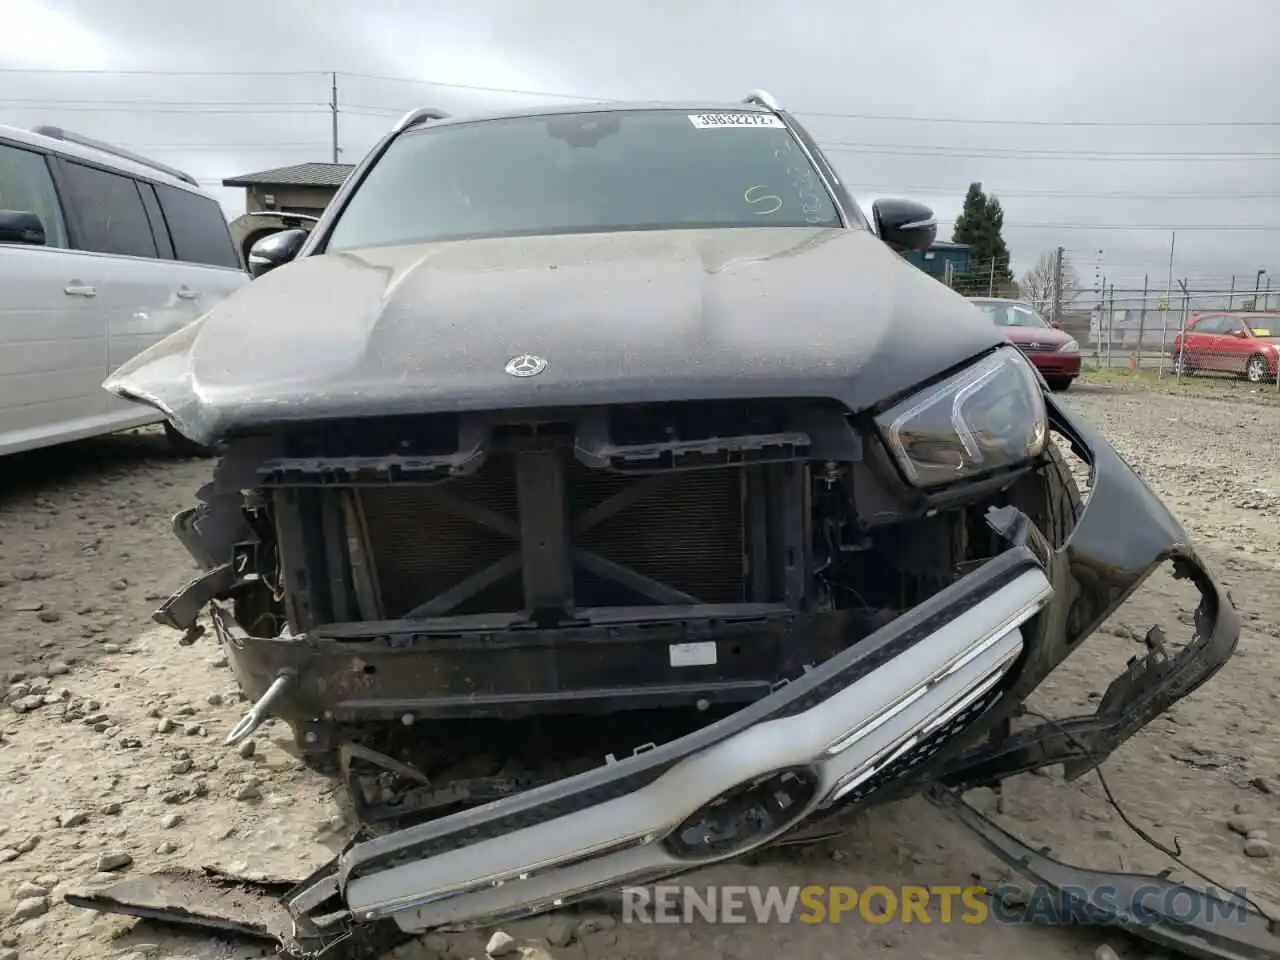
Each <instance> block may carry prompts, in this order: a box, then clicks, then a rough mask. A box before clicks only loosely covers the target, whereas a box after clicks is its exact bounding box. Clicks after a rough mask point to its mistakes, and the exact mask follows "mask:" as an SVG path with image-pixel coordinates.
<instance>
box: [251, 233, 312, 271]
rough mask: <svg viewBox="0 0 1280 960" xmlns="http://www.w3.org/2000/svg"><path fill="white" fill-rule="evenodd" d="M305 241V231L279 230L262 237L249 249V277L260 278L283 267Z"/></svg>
mask: <svg viewBox="0 0 1280 960" xmlns="http://www.w3.org/2000/svg"><path fill="white" fill-rule="evenodd" d="M306 239H307V231H306V230H281V231H280V232H279V233H273V234H271V235H270V236H266V237H263V238H262V239H261V240H259V241H258V242H257V243H255V244H254V245H253V246H252V247H250V248H249V264H248V266H249V275H250V276H251V277H260V276H262V275H263V274H264V273H267V272H269V271H271V270H274V269H275V268H276V267H281V266H284V265H285V264H286V263H288V262H289V261H290V260H292V259H293V258H294V257H296V256H297V255H298V251H299V250H301V249H302V245H303V243H305V242H306Z"/></svg>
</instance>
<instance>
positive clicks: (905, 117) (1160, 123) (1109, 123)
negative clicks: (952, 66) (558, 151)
mask: <svg viewBox="0 0 1280 960" xmlns="http://www.w3.org/2000/svg"><path fill="white" fill-rule="evenodd" d="M0 73H3V74H42V75H46V76H61V75H66V76H119V77H130V76H139V77H228V78H233V77H322V78H325V79H328V78H330V77H332V76H333V75H334V71H331V70H81V69H68V68H56V67H45V68H29V67H0ZM336 75H337V76H338V77H339V78H347V79H351V80H366V81H373V82H377V83H402V84H410V85H414V86H423V87H439V88H441V89H447V90H468V91H472V92H476V93H501V94H509V95H514V96H526V97H548V98H551V99H557V100H575V101H579V102H588V103H589V102H595V103H618V102H620V101H619V100H618V99H617V98H614V97H595V96H587V95H584V94H573V93H563V92H559V91H549V90H532V89H522V88H518V87H494V86H482V85H479V84H466V83H449V82H447V81H443V80H427V79H421V78H418V77H397V76H387V75H379V74H368V73H349V72H346V71H341V70H340V71H337V74H336ZM792 112H793V113H795V114H796V115H797V116H807V117H823V118H827V119H838V120H862V121H886V122H897V123H931V124H938V123H946V124H966V125H981V126H1010V127H1169V128H1196V127H1206V128H1212V127H1280V120H1261V119H1257V120H1255V119H1249V120H1136V119H1132V118H1126V119H1123V120H1103V119H1082V120H1062V119H1043V118H1037V119H1032V118H1014V117H954V116H952V117H949V116H917V115H910V114H882V113H844V112H838V111H822V110H794V111H792Z"/></svg>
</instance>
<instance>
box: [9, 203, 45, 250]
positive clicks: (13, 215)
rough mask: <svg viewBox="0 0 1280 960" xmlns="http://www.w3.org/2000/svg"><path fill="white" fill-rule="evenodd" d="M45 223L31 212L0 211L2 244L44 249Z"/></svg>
mask: <svg viewBox="0 0 1280 960" xmlns="http://www.w3.org/2000/svg"><path fill="white" fill-rule="evenodd" d="M46 242H47V239H46V237H45V234H44V221H42V220H41V219H40V218H39V217H38V216H37V215H36V214H34V213H32V212H31V211H30V210H0V243H21V244H26V245H27V246H31V247H43V246H44V245H45V243H46Z"/></svg>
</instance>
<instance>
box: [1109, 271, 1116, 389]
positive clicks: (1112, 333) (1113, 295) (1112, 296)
mask: <svg viewBox="0 0 1280 960" xmlns="http://www.w3.org/2000/svg"><path fill="white" fill-rule="evenodd" d="M1107 296H1108V299H1109V300H1110V301H1111V305H1110V306H1109V307H1108V308H1107V369H1108V370H1110V369H1111V346H1112V343H1113V342H1114V341H1115V323H1116V285H1115V284H1114V283H1113V284H1111V290H1110V292H1109V293H1108V295H1107Z"/></svg>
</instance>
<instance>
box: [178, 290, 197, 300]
mask: <svg viewBox="0 0 1280 960" xmlns="http://www.w3.org/2000/svg"><path fill="white" fill-rule="evenodd" d="M199 296H200V294H198V293H196V291H194V290H192V289H191V288H190V287H179V288H178V299H179V300H195V299H196V298H197V297H199Z"/></svg>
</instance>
